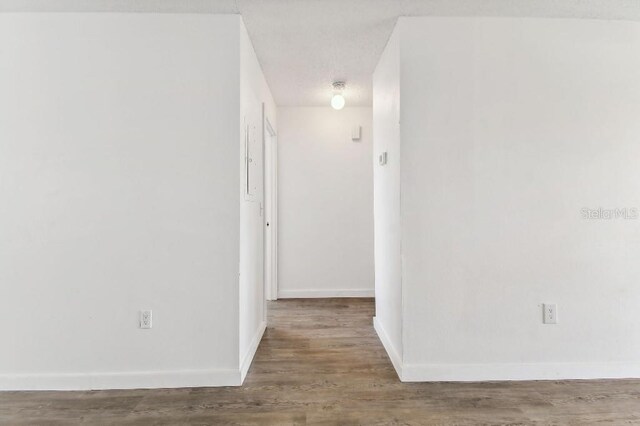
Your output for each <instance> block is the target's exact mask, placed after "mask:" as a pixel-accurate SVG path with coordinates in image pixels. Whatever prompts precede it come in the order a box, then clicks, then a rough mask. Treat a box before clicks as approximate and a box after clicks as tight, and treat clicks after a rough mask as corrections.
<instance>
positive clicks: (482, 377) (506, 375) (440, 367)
mask: <svg viewBox="0 0 640 426" xmlns="http://www.w3.org/2000/svg"><path fill="white" fill-rule="evenodd" d="M402 373H403V374H402V381H403V382H482V381H510V380H571V379H628V378H640V363H597V362H593V363H531V364H524V363H523V364H515V363H503V364H404V365H403V366H402Z"/></svg>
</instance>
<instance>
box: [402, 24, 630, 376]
mask: <svg viewBox="0 0 640 426" xmlns="http://www.w3.org/2000/svg"><path fill="white" fill-rule="evenodd" d="M397 30H398V31H399V34H400V39H401V40H400V49H401V68H402V76H401V80H400V85H401V111H402V120H401V123H402V124H401V134H402V153H401V163H402V170H401V182H402V202H401V211H402V256H403V277H402V283H403V284H402V285H403V288H402V291H403V299H404V311H403V325H404V328H403V346H404V353H403V357H404V358H403V363H404V364H403V371H402V374H403V379H404V380H483V379H545V378H593V377H639V376H640V359H639V358H638V354H639V353H640V321H639V320H640V316H639V314H638V303H639V302H640V287H639V286H638V285H637V282H636V280H637V277H638V276H639V275H640V266H639V265H640V264H639V263H638V258H640V222H639V221H638V220H623V219H617V220H584V219H583V218H582V216H581V209H582V208H584V207H591V208H597V207H604V208H616V207H619V208H624V207H627V208H631V207H640V169H639V168H638V167H637V158H639V156H640V144H638V135H639V134H640V121H638V119H637V117H638V116H639V115H640V86H639V85H638V84H637V76H638V75H639V74H640V55H639V54H638V52H640V25H639V24H638V23H631V22H614V21H586V20H585V21H579V20H559V19H556V20H544V19H506V18H504V19H491V18H484V19H468V18H401V19H400V21H399V24H398V29H397ZM543 302H547V303H549V302H553V303H557V305H558V309H559V323H558V324H557V325H544V324H542V310H541V306H540V304H541V303H543Z"/></svg>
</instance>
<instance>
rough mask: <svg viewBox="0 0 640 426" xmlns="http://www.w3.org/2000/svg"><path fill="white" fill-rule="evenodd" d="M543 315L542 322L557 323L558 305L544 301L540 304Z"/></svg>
mask: <svg viewBox="0 0 640 426" xmlns="http://www.w3.org/2000/svg"><path fill="white" fill-rule="evenodd" d="M542 310H543V316H542V322H543V323H544V324H557V323H558V307H557V306H556V304H555V303H545V304H543V305H542Z"/></svg>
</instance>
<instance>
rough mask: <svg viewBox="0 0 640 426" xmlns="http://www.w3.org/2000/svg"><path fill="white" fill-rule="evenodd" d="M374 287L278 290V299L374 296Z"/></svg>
mask: <svg viewBox="0 0 640 426" xmlns="http://www.w3.org/2000/svg"><path fill="white" fill-rule="evenodd" d="M373 296H374V290H373V289H347V290H344V289H340V290H337V289H333V290H278V299H320V298H330V297H373Z"/></svg>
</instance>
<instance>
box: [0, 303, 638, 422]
mask: <svg viewBox="0 0 640 426" xmlns="http://www.w3.org/2000/svg"><path fill="white" fill-rule="evenodd" d="M373 314H374V304H373V300H372V299H290V300H280V301H277V302H270V303H269V327H268V329H267V332H266V333H265V336H264V338H263V340H262V343H261V344H260V347H259V349H258V352H257V354H256V357H255V359H254V361H253V365H252V367H251V370H250V371H249V375H248V377H247V379H246V381H245V384H244V386H242V387H226V388H194V389H157V390H122V391H93V392H4V393H0V424H2V425H5V424H7V425H33V424H38V425H63V424H64V425H68V424H100V425H105V424H119V425H120V424H136V425H148V424H162V425H164V424H166V425H181V424H199V425H203V424H260V425H263V424H274V425H275V424H277V425H284V424H367V425H372V424H478V423H483V424H503V423H511V424H535V423H539V424H559V423H561V424H576V425H577V424H587V423H597V422H607V423H609V424H611V423H613V424H623V423H624V424H629V423H631V424H640V381H639V380H617V381H605V380H600V381H557V382H552V381H549V382H501V383H401V382H400V381H399V380H398V379H397V376H396V373H395V371H394V370H393V367H392V366H391V363H390V361H389V360H388V358H387V356H386V354H385V351H384V349H383V348H382V345H381V344H380V342H379V341H378V338H377V337H376V335H375V332H374V330H373V327H372V325H371V318H372V316H373Z"/></svg>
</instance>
